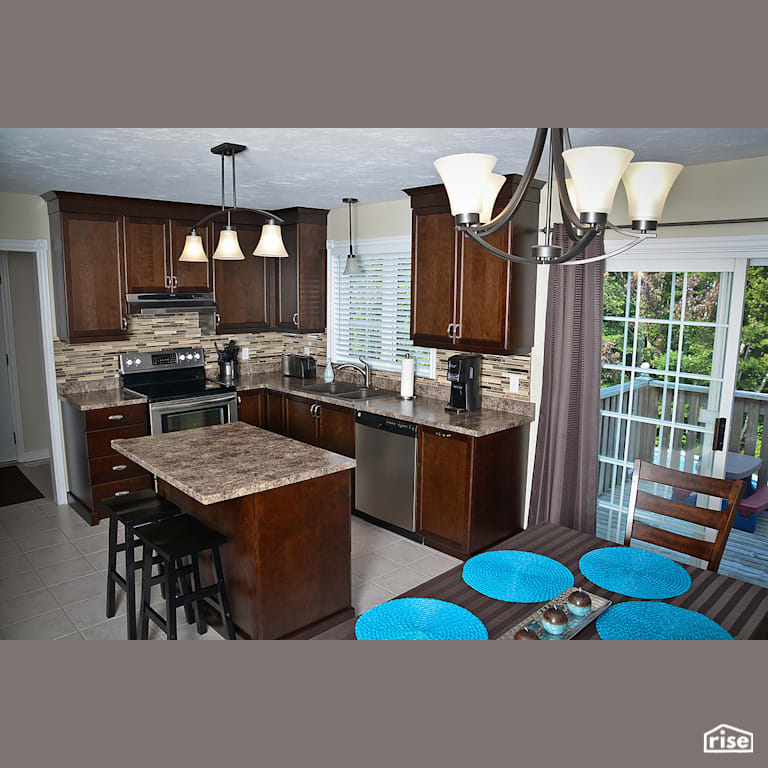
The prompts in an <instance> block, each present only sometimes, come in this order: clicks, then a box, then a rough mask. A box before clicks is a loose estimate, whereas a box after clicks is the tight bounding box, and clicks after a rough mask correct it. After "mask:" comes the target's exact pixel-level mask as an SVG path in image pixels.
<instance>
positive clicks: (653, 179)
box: [623, 163, 683, 229]
mask: <svg viewBox="0 0 768 768" xmlns="http://www.w3.org/2000/svg"><path fill="white" fill-rule="evenodd" d="M682 170H683V166H682V165H680V163H630V164H629V167H628V168H627V170H626V171H625V172H624V177H623V181H624V188H625V189H626V190H627V204H628V207H629V218H630V219H631V220H632V228H633V229H656V223H657V222H658V221H660V220H661V214H662V212H663V210H664V204H665V203H666V202H667V197H668V196H669V192H670V190H671V189H672V185H673V184H674V183H675V181H676V179H677V177H678V176H679V175H680V172H681V171H682Z"/></svg>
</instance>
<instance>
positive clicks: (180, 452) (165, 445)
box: [112, 421, 355, 504]
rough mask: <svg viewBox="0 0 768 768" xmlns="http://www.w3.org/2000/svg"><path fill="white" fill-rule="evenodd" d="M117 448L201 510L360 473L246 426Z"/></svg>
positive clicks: (345, 461) (118, 443)
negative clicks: (346, 473) (348, 472)
mask: <svg viewBox="0 0 768 768" xmlns="http://www.w3.org/2000/svg"><path fill="white" fill-rule="evenodd" d="M112 447H113V448H114V449H115V450H116V451H117V452H118V453H121V454H122V455H123V456H126V457H127V458H129V459H130V460H131V461H133V462H135V463H136V464H138V465H139V466H140V467H143V468H144V469H146V470H147V471H148V472H151V473H152V474H153V475H157V477H159V478H160V479H162V480H165V481H166V482H167V483H168V484H169V485H172V486H173V487H174V488H178V489H179V490H180V491H181V492H182V493H185V494H186V495H187V496H190V497H191V498H193V499H195V500H196V501H199V502H200V503H201V504H215V503H216V502H219V501H228V500H230V499H236V498H239V497H241V496H250V495H251V494H253V493H261V492H262V491H269V490H271V489H273V488H280V487H282V486H284V485H292V484H293V483H299V482H302V481H303V480H311V479H312V478H315V477H323V476H324V475H330V474H333V473H335V472H342V471H344V470H347V469H354V468H355V460H354V459H350V458H347V457H346V456H340V455H339V454H337V453H331V452H330V451H325V450H323V449H322V448H316V447H315V446H312V445H307V444H306V443H300V442H298V441H297V440H291V439H290V438H288V437H283V436H282V435H276V434H275V433H274V432H267V431H266V430H264V429H259V428H258V427H253V426H251V425H250V424H246V423H244V422H242V421H238V422H235V423H234V424H220V425H217V426H213V427H200V428H198V429H187V430H182V431H180V432H169V433H166V434H162V435H151V436H147V437H134V438H131V439H128V440H113V441H112Z"/></svg>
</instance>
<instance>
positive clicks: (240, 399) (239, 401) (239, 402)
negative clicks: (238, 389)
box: [237, 395, 243, 405]
mask: <svg viewBox="0 0 768 768" xmlns="http://www.w3.org/2000/svg"><path fill="white" fill-rule="evenodd" d="M237 404H238V405H242V404H243V398H242V397H240V395H238V396H237Z"/></svg>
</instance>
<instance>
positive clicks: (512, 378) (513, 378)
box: [509, 373, 520, 394]
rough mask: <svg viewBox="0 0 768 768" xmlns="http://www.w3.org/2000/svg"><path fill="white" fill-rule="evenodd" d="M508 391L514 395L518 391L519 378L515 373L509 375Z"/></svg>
mask: <svg viewBox="0 0 768 768" xmlns="http://www.w3.org/2000/svg"><path fill="white" fill-rule="evenodd" d="M509 391H510V392H514V393H515V394H517V393H518V392H519V391H520V377H519V376H518V375H517V374H516V373H510V374H509Z"/></svg>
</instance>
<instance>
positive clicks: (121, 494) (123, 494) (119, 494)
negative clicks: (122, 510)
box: [115, 491, 130, 496]
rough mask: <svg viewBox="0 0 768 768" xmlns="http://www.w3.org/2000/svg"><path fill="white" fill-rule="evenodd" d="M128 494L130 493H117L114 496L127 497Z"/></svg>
mask: <svg viewBox="0 0 768 768" xmlns="http://www.w3.org/2000/svg"><path fill="white" fill-rule="evenodd" d="M129 493H130V491H117V493H115V496H127V495H128V494H129Z"/></svg>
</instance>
